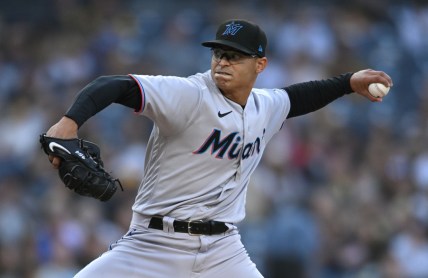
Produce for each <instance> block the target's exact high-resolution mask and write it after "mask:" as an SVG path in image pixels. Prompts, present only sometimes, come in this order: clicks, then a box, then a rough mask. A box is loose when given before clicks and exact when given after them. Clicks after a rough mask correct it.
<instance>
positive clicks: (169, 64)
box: [0, 0, 428, 278]
mask: <svg viewBox="0 0 428 278" xmlns="http://www.w3.org/2000/svg"><path fill="white" fill-rule="evenodd" d="M348 2H349V3H348ZM229 18H246V19H249V20H252V21H254V22H256V23H258V24H260V25H261V26H262V27H263V28H264V29H265V30H266V32H267V35H268V40H269V42H268V54H267V56H268V59H269V66H268V68H267V70H266V71H265V72H263V73H262V74H261V75H260V76H259V79H258V81H257V84H256V85H257V87H284V86H287V85H290V84H293V83H296V82H302V81H308V80H314V79H322V78H327V77H330V76H334V75H338V74H340V73H343V72H348V71H357V70H360V69H364V68H373V69H378V70H383V71H385V72H387V73H388V74H389V75H390V76H391V77H392V78H393V80H394V87H393V88H392V89H391V91H390V94H389V95H388V96H387V97H385V98H384V100H383V102H381V103H371V102H369V101H368V100H367V99H364V98H362V97H360V96H357V95H349V96H345V97H343V98H340V99H339V100H337V101H335V102H334V103H332V104H331V105H329V106H327V107H326V108H324V109H322V110H319V111H317V112H314V113H312V114H309V115H306V116H302V117H298V118H293V119H290V120H287V121H286V123H285V125H284V127H283V129H282V130H281V132H280V133H279V134H278V135H277V136H276V137H274V139H273V141H272V142H271V144H270V145H269V146H268V148H267V150H266V153H265V155H264V157H263V160H262V163H261V164H260V166H259V168H258V169H257V171H256V173H255V174H254V176H253V179H252V182H251V185H250V188H249V192H248V200H247V205H246V206H247V218H246V219H245V221H244V222H242V223H240V225H239V226H240V229H241V234H242V240H243V242H244V244H245V245H246V247H247V250H248V252H249V254H250V256H251V257H252V259H253V261H254V262H255V263H256V264H257V266H258V268H259V269H260V270H261V272H262V273H263V274H264V275H265V276H266V277H325V278H330V277H331V278H336V277H428V39H427V38H428V4H427V3H426V1H410V0H409V1H386V0H379V1H371V0H370V1H369V0H358V1H338V0H337V1H334V0H331V1H327V0H320V1H315V0H314V1H293V0H290V1H286V0H283V1H279V0H276V1H261V0H246V1H225V0H206V1H197V0H194V1H189V0H187V1H173V0H169V1H167V0H159V1H137V0H127V1H119V0H104V1H95V0H92V1H90V0H88V1H84V0H58V1H54V0H41V1H23V0H16V1H0V115H1V118H0V119H1V120H0V277H2V278H9V277H35V278H50V277H72V276H73V274H74V273H76V272H77V271H78V270H79V269H80V268H82V267H83V266H85V265H86V264H87V263H88V262H90V261H91V260H93V259H94V258H96V257H97V256H98V255H99V254H101V253H102V252H104V251H105V250H107V248H108V246H109V244H111V243H113V242H114V241H116V240H117V239H118V238H120V236H121V235H122V234H124V233H125V232H126V231H127V228H128V225H129V221H130V215H131V206H132V203H133V201H134V197H135V193H136V190H137V188H138V186H139V182H140V179H141V177H142V174H143V173H142V170H143V164H144V153H145V146H146V142H147V139H148V137H149V134H150V131H151V127H152V124H151V122H150V121H148V120H147V119H145V118H144V117H139V116H136V115H134V114H133V112H132V110H130V109H127V108H124V107H121V106H119V105H112V106H110V107H108V108H107V109H106V110H104V111H102V112H100V113H99V114H97V115H96V116H94V117H93V118H92V119H91V120H89V121H88V122H87V123H86V124H85V125H84V126H83V127H82V128H81V130H80V133H79V135H80V136H81V137H84V138H86V139H88V140H91V141H94V142H97V143H98V144H99V145H100V147H101V150H102V152H103V153H102V157H103V159H104V161H105V166H106V168H107V170H112V174H113V175H114V176H116V177H119V178H120V179H121V181H122V183H123V184H124V188H125V191H124V192H120V191H119V192H117V193H116V195H115V196H114V197H113V199H112V200H110V201H109V202H106V203H101V202H99V201H97V200H93V199H90V198H85V197H80V196H78V195H77V194H75V193H73V192H71V191H69V190H68V189H67V188H65V187H64V185H63V184H62V183H61V181H60V179H59V177H58V176H57V173H56V171H54V170H53V169H52V167H51V165H50V164H49V162H48V160H47V158H46V156H45V155H44V153H43V152H42V151H41V149H40V146H39V143H38V137H39V134H41V133H42V132H44V131H46V130H47V129H48V128H49V127H50V126H51V125H52V124H54V123H55V122H56V121H57V120H58V119H59V118H60V117H61V116H62V115H63V113H64V112H65V111H66V109H67V108H68V107H69V105H70V104H71V101H72V100H73V98H74V97H75V95H76V94H77V93H78V92H79V91H80V90H81V89H82V88H83V87H84V86H85V85H86V84H87V83H89V82H90V81H92V80H93V79H95V78H96V77H98V76H100V75H111V74H128V73H139V74H153V75H156V74H163V75H178V76H188V75H191V74H193V73H196V72H201V71H205V70H207V69H208V68H209V63H210V52H209V50H207V49H206V48H204V47H201V45H200V42H202V41H204V40H207V39H211V38H213V36H214V34H215V30H216V27H217V25H218V24H219V23H220V22H221V21H223V20H225V19H229Z"/></svg>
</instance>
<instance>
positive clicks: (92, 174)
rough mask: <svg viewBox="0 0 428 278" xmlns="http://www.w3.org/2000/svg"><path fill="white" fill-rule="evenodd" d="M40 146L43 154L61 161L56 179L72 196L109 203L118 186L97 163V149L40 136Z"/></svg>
mask: <svg viewBox="0 0 428 278" xmlns="http://www.w3.org/2000/svg"><path fill="white" fill-rule="evenodd" d="M40 144H41V145H42V149H43V150H44V151H45V153H46V154H47V155H52V156H56V157H59V158H61V165H60V166H59V177H60V178H61V180H62V181H63V182H64V184H65V186H66V187H68V188H69V189H71V190H74V191H75V192H76V193H78V194H80V195H83V196H88V197H93V198H95V199H99V200H101V201H107V200H109V199H110V198H111V197H112V196H113V194H114V193H115V192H116V190H117V186H118V185H119V186H120V188H121V189H122V191H123V188H122V185H121V183H120V181H119V180H118V179H114V178H112V177H111V176H110V174H108V173H107V172H106V171H105V170H104V168H103V166H104V164H103V161H102V160H101V155H100V148H99V147H98V146H97V145H96V144H94V143H92V142H89V141H86V140H83V139H77V138H76V139H59V138H54V137H48V136H46V134H42V135H40Z"/></svg>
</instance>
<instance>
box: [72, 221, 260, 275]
mask: <svg viewBox="0 0 428 278" xmlns="http://www.w3.org/2000/svg"><path fill="white" fill-rule="evenodd" d="M149 221H150V219H146V218H144V217H142V216H141V215H139V214H136V213H134V215H133V220H132V222H131V227H130V230H129V232H128V233H127V234H126V235H124V236H123V237H122V238H121V239H120V240H118V241H117V242H116V243H114V244H112V245H111V246H110V249H109V250H108V251H107V252H105V253H104V254H102V255H101V256H100V257H98V258H97V259H95V260H94V261H92V262H91V263H90V264H88V265H87V266H86V267H85V268H83V269H82V270H81V271H80V272H79V273H77V274H76V276H75V277H77V278H82V277H91V278H92V277H102V278H109V277H112V278H113V277H114V278H116V277H127V278H131V277H138V278H146V277H147V278H166V277H167V278H170V277H177V278H194V277H195V278H196V277H198V278H219V277H220V278H228V277H246V278H253V277H254V278H256V277H258V278H259V277H263V276H262V275H261V274H260V272H259V271H258V270H257V268H256V266H255V264H254V263H253V262H252V261H251V259H250V257H249V256H248V254H247V251H246V250H245V247H244V246H243V244H242V243H241V237H240V235H239V232H238V230H237V228H236V227H235V226H231V227H230V229H229V230H228V231H227V232H226V233H224V234H220V235H189V234H186V233H178V232H174V228H173V226H172V221H173V219H172V218H169V217H165V218H164V221H163V224H164V230H163V231H162V230H156V229H151V228H150V229H149V228H147V227H148V223H149Z"/></svg>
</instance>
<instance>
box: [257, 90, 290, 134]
mask: <svg viewBox="0 0 428 278" xmlns="http://www.w3.org/2000/svg"><path fill="white" fill-rule="evenodd" d="M256 92H257V93H256V96H257V98H258V100H257V101H256V102H257V103H258V104H257V105H258V106H264V107H263V109H261V110H264V111H266V112H265V113H269V116H268V126H269V128H268V130H267V131H266V137H267V139H268V140H270V139H271V138H272V137H273V135H275V134H276V133H277V132H278V131H279V130H280V129H281V127H282V125H283V124H284V121H285V120H286V119H287V116H288V113H289V112H290V99H289V97H288V95H287V93H286V92H285V91H284V90H283V89H257V90H256Z"/></svg>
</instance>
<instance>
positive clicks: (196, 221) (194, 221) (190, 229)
mask: <svg viewBox="0 0 428 278" xmlns="http://www.w3.org/2000/svg"><path fill="white" fill-rule="evenodd" d="M203 222H204V221H202V220H191V221H189V222H187V233H188V234H189V235H191V236H200V235H203V234H201V233H192V223H203Z"/></svg>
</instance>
